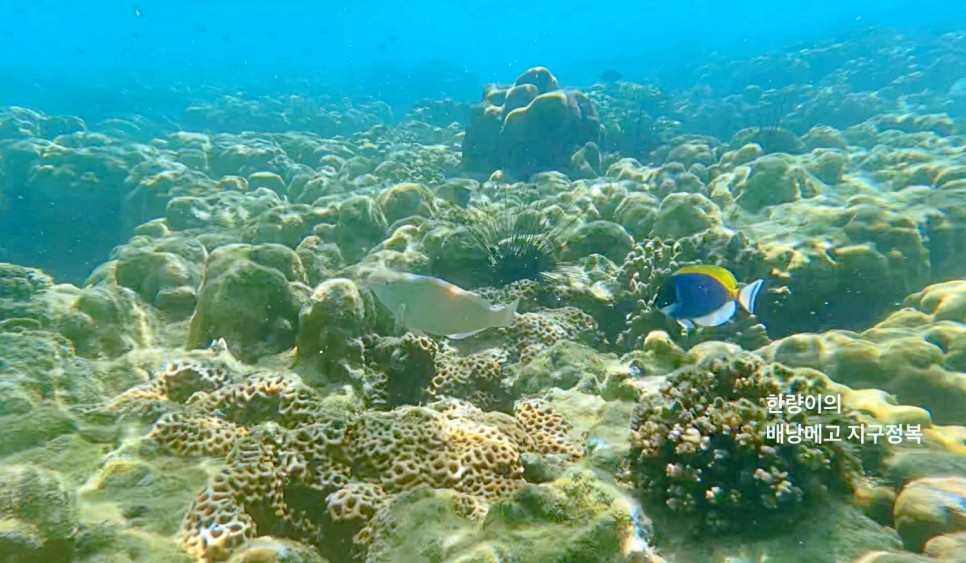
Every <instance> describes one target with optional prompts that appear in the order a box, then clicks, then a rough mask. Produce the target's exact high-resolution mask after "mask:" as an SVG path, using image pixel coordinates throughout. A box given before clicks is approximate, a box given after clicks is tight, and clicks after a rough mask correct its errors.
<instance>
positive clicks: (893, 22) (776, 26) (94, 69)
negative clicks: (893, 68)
mask: <svg viewBox="0 0 966 563" xmlns="http://www.w3.org/2000/svg"><path fill="white" fill-rule="evenodd" d="M0 15H2V16H3V17H2V19H0V37H2V38H3V41H4V45H5V48H4V49H3V52H2V53H0V67H2V68H4V69H9V70H5V71H4V74H5V76H8V77H9V79H11V80H12V83H8V85H7V86H6V87H5V88H4V89H3V91H2V92H0V95H2V96H3V98H2V99H3V100H4V101H7V100H8V102H7V103H27V102H28V101H34V102H35V103H38V102H37V100H44V101H46V102H47V104H48V105H51V106H54V107H56V105H57V104H60V106H61V107H71V108H72V111H74V112H78V113H81V112H83V111H84V110H85V108H87V111H92V110H91V109H90V106H92V105H94V106H101V105H111V104H107V102H106V101H105V99H104V97H105V96H106V95H107V94H106V93H105V92H104V91H103V90H100V89H113V90H114V91H117V89H123V91H124V93H125V96H124V97H123V98H107V99H109V100H111V101H112V102H113V104H114V105H116V106H122V107H128V106H131V105H134V104H136V105H137V108H136V109H138V110H146V109H147V108H151V107H153V106H152V105H151V104H155V105H157V104H159V103H161V100H159V99H158V97H159V96H160V97H161V98H162V99H163V98H164V95H163V93H158V92H156V91H152V92H151V93H147V92H143V91H142V89H146V88H152V89H156V88H163V87H164V86H165V85H170V84H172V83H176V84H185V85H192V84H193V85H195V86H197V85H199V84H203V83H208V84H223V85H226V86H227V85H230V86H232V87H241V88H245V89H246V90H249V91H255V92H258V91H281V90H286V89H288V90H291V89H292V88H298V87H299V86H300V85H302V84H303V83H304V82H306V81H307V82H308V83H309V84H312V85H326V86H328V87H333V88H335V89H337V90H339V91H343V90H344V91H349V92H352V93H366V94H372V95H382V96H384V97H388V98H390V100H391V101H397V100H398V101H399V102H400V103H406V102H412V101H414V100H415V99H417V98H418V97H421V96H440V95H448V96H451V97H456V98H459V99H461V100H467V101H471V100H472V99H473V98H475V96H477V94H478V91H479V88H480V87H481V86H482V84H484V83H487V82H492V81H499V80H505V78H504V77H505V76H507V75H512V76H516V75H517V74H519V73H521V72H523V71H525V70H526V69H528V68H530V67H532V66H537V65H542V66H547V67H549V68H551V69H553V70H554V72H555V73H557V74H558V75H559V76H561V77H562V79H565V80H566V82H567V83H568V84H573V85H585V84H591V83H593V82H594V81H595V80H596V79H597V78H598V76H599V75H600V73H601V72H602V71H603V70H605V69H608V68H616V69H620V70H621V72H622V73H623V74H624V75H625V76H626V77H627V78H629V79H630V78H634V79H637V80H656V79H657V80H662V81H671V83H673V84H681V82H677V83H675V82H674V80H675V78H678V79H680V80H684V81H688V80H691V79H692V78H693V74H692V73H690V72H688V71H689V70H690V69H691V68H693V67H694V66H697V65H700V64H703V63H704V62H705V61H706V60H707V59H708V58H709V57H713V58H714V60H727V59H729V58H737V57H747V56H753V55H756V54H760V53H763V52H766V51H768V50H770V49H775V48H779V47H783V46H788V45H791V44H794V43H795V42H801V41H810V40H817V39H829V38H835V37H839V36H842V34H847V33H855V32H861V31H863V30H866V29H869V28H872V27H876V26H888V27H894V28H896V29H898V30H901V31H903V32H906V33H911V34H926V35H928V34H933V35H935V34H939V33H942V32H944V31H951V30H956V29H959V28H961V27H962V24H963V21H964V20H966V8H964V7H963V6H962V5H960V4H959V3H957V2H945V1H941V0H935V1H933V0H928V1H911V0H910V1H895V0H893V1H887V2H873V1H853V2H835V1H826V0H822V1H814V2H798V1H795V2H782V3H773V2H760V3H755V2H737V3H720V2H703V1H695V0H691V1H686V2H674V3H661V2H639V3H625V2H616V1H605V2H594V3H587V2H580V1H570V0H567V1H561V2H557V3H554V4H553V5H549V4H545V3H542V2H528V3H518V4H515V5H510V6H498V5H493V4H491V3H488V2H466V3H458V4H456V3H454V4H447V3H436V2H408V3H398V2H379V1H364V2H356V3H342V4H340V3H330V2H300V1H287V2H283V3H280V4H276V3H264V2H254V1H242V2H228V1H220V0H214V1H208V2H180V1H172V2H148V1H145V2H104V1H92V2H84V3H81V4H66V3H64V2H57V1H47V2H28V1H19V0H10V1H8V2H4V3H3V5H2V6H0ZM682 75H683V76H682ZM64 80H67V81H68V82H64ZM92 89H93V90H95V91H96V92H97V96H95V95H91V97H90V99H89V98H87V97H85V94H86V93H87V92H90V91H91V90H92ZM77 95H80V96H81V99H80V100H77V99H76V96H77ZM98 97H100V99H98ZM74 108H76V109H74ZM51 109H53V107H52V108H51ZM104 110H105V111H107V110H108V108H107V107H105V108H104Z"/></svg>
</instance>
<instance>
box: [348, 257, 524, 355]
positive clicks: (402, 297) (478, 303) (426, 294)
mask: <svg viewBox="0 0 966 563" xmlns="http://www.w3.org/2000/svg"><path fill="white" fill-rule="evenodd" d="M366 285H367V286H368V287H369V288H370V289H371V290H372V292H373V293H375V295H376V297H377V298H378V299H379V301H380V302H381V303H382V304H383V305H385V306H386V308H387V309H389V310H390V311H392V312H393V314H395V315H396V318H397V319H399V321H400V322H401V323H402V324H403V325H404V326H405V327H406V328H407V329H408V330H409V331H410V332H413V333H416V334H422V333H428V334H434V335H437V336H448V337H449V338H453V339H460V338H467V337H469V336H472V335H474V334H476V333H478V332H481V331H484V330H486V329H488V328H495V327H505V326H510V325H512V324H513V319H514V317H515V316H516V311H517V306H518V305H519V302H520V299H519V298H517V299H516V300H514V301H513V302H512V303H510V304H509V305H504V306H493V305H490V303H488V302H487V301H486V300H485V299H483V298H482V297H480V296H479V295H477V294H475V293H472V292H469V291H466V290H464V289H461V288H459V287H457V286H455V285H453V284H451V283H449V282H445V281H443V280H440V279H437V278H433V277H429V276H419V275H416V274H408V273H403V272H394V271H391V270H379V271H376V272H374V273H372V274H371V275H370V276H369V278H368V279H367V280H366Z"/></svg>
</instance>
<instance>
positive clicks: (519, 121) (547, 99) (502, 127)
mask: <svg viewBox="0 0 966 563" xmlns="http://www.w3.org/2000/svg"><path fill="white" fill-rule="evenodd" d="M483 96H484V98H483V101H482V102H481V103H480V104H478V105H476V106H473V109H472V113H471V117H470V125H469V127H467V129H466V136H465V137H464V139H463V162H462V166H463V169H464V170H466V171H468V172H478V173H483V174H489V173H490V172H493V171H494V170H497V169H502V170H504V171H506V172H508V173H510V174H513V175H515V176H519V177H524V178H525V177H529V176H530V175H532V174H535V173H537V172H542V171H546V170H558V171H564V172H567V171H570V169H571V160H572V159H573V157H574V155H575V153H577V152H578V151H580V149H581V148H583V147H584V146H585V145H587V143H593V147H594V149H591V150H596V147H597V144H598V143H599V142H600V131H601V128H600V120H599V119H598V117H597V113H596V111H595V110H594V106H593V104H592V103H591V102H590V99H589V98H587V97H586V96H585V95H583V94H581V93H579V92H571V91H566V90H562V89H560V87H559V85H558V84H557V79H556V78H554V76H553V75H552V74H550V71H549V70H547V69H545V68H542V67H537V68H532V69H530V70H528V71H527V72H525V73H523V74H522V75H520V77H519V78H517V80H516V82H514V84H513V86H511V87H509V88H502V87H500V86H497V85H495V84H491V85H489V86H487V87H486V89H485V90H484V92H483ZM578 160H580V161H581V163H586V162H587V161H588V160H591V161H593V160H594V159H593V158H590V159H588V158H582V159H578ZM596 160H599V158H597V159H596ZM580 168H581V169H583V168H585V167H580ZM598 172H599V171H598Z"/></svg>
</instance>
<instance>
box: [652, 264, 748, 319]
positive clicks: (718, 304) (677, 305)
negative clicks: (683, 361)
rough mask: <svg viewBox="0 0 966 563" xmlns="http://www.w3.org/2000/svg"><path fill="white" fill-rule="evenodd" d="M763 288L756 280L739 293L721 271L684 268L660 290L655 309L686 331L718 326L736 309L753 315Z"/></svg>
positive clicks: (722, 270) (715, 268) (715, 267)
mask: <svg viewBox="0 0 966 563" xmlns="http://www.w3.org/2000/svg"><path fill="white" fill-rule="evenodd" d="M763 285H764V281H763V280H757V281H754V282H752V283H750V284H748V285H746V286H744V287H742V288H741V289H739V288H738V282H737V281H736V280H735V277H734V276H733V275H731V272H729V271H728V270H726V269H724V268H720V267H718V266H704V265H700V266H686V267H684V268H681V269H680V270H678V271H677V272H674V275H673V276H672V277H671V279H670V280H668V281H667V283H665V284H664V287H662V288H661V291H660V292H659V293H658V296H657V306H658V308H659V309H660V311H661V312H662V313H664V314H665V315H667V316H669V317H671V318H672V319H675V320H676V321H678V323H679V324H680V325H681V326H683V327H684V328H686V329H689V330H690V329H692V328H694V327H695V326H707V327H710V326H720V325H723V324H725V323H726V322H728V321H730V320H731V318H732V317H734V316H735V313H736V312H737V311H738V306H739V305H740V306H741V308H743V309H744V310H746V311H748V312H749V313H751V314H754V312H755V305H756V303H757V302H758V296H759V294H760V293H761V289H762V286H763Z"/></svg>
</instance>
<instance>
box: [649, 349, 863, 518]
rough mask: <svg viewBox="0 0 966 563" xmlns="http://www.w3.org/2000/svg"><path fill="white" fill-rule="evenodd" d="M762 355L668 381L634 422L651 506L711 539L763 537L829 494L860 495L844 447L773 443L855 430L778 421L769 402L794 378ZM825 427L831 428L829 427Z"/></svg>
mask: <svg viewBox="0 0 966 563" xmlns="http://www.w3.org/2000/svg"><path fill="white" fill-rule="evenodd" d="M785 369H786V368H783V367H781V366H780V365H778V364H771V365H769V364H766V363H765V362H763V361H762V360H760V359H759V358H757V357H756V356H754V355H750V354H747V355H739V356H737V357H735V358H730V359H718V358H712V359H710V360H708V361H707V362H705V363H703V364H699V365H696V366H689V367H686V368H683V369H682V370H680V371H678V372H675V373H673V374H672V375H670V376H669V377H668V380H667V385H666V387H664V388H663V389H662V390H661V391H660V392H659V393H656V394H653V395H646V396H645V397H644V398H642V400H641V402H640V404H639V405H638V406H637V408H635V410H634V413H633V418H632V420H631V444H632V450H631V471H632V475H633V479H634V482H635V484H636V485H637V487H638V488H640V490H641V492H642V494H643V495H644V498H645V499H646V500H648V501H649V502H652V503H663V504H664V505H665V506H666V507H667V509H669V510H670V511H671V512H674V513H681V514H683V515H686V516H687V517H689V519H691V520H693V521H694V522H695V524H696V525H697V526H699V527H701V528H702V529H708V530H710V531H712V532H724V531H732V530H734V529H736V527H738V528H740V527H743V526H745V525H747V524H745V523H748V522H750V523H754V525H755V527H756V528H757V529H759V530H763V529H766V528H767V527H768V526H770V525H782V523H784V522H789V521H791V520H790V519H794V518H796V517H798V515H797V513H798V512H799V511H800V509H801V508H802V507H803V506H805V505H807V504H809V503H812V502H815V501H816V498H821V497H822V496H823V495H825V494H827V493H831V494H846V493H849V492H851V488H852V487H854V485H855V483H856V481H857V480H858V479H859V477H860V476H861V475H862V467H861V465H860V463H859V460H858V458H857V457H855V454H854V453H853V452H851V451H849V449H848V448H847V447H845V446H843V445H842V444H841V443H821V442H815V441H814V440H812V441H809V442H808V443H805V442H799V443H797V444H795V443H787V442H785V441H777V439H774V438H773V439H769V438H768V436H769V434H770V433H772V432H776V430H774V429H772V430H769V427H774V428H786V427H793V426H801V427H805V428H807V427H810V426H813V425H815V424H817V423H818V421H819V420H822V422H823V423H824V427H826V428H829V427H831V426H837V427H838V428H839V429H840V431H841V430H842V429H846V430H847V428H846V424H845V422H844V420H843V421H839V422H836V421H834V420H828V419H829V418H830V417H820V416H817V415H818V413H820V408H819V409H811V410H812V412H811V413H806V412H805V411H802V412H800V413H799V414H797V415H796V414H786V413H785V412H774V411H772V409H770V408H769V406H768V404H767V401H768V398H769V397H770V396H780V395H783V394H784V388H783V384H782V380H785V379H787V378H789V377H791V376H792V375H793V374H792V373H791V372H786V373H782V371H783V370H785ZM823 419H825V420H823Z"/></svg>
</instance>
